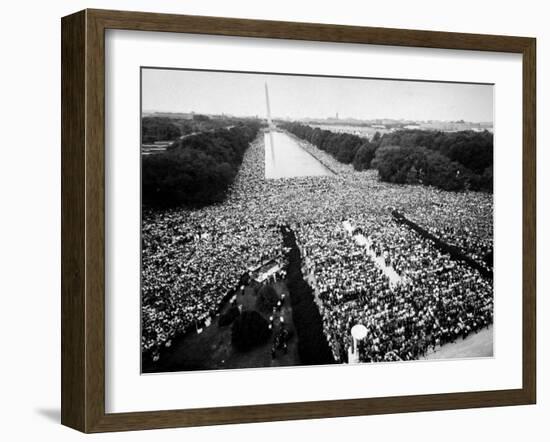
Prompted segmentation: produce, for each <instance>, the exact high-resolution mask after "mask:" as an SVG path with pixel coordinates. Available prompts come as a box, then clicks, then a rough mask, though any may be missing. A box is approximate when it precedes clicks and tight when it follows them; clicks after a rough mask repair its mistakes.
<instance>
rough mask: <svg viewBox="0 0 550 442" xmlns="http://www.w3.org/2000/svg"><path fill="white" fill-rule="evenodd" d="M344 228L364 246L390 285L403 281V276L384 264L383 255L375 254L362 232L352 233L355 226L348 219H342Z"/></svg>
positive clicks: (393, 285)
mask: <svg viewBox="0 0 550 442" xmlns="http://www.w3.org/2000/svg"><path fill="white" fill-rule="evenodd" d="M342 225H343V226H344V230H345V231H346V232H348V234H349V235H350V236H351V237H352V238H353V240H354V241H355V242H356V243H357V244H358V245H360V246H364V247H365V250H366V252H367V254H368V255H369V256H370V257H371V258H372V260H373V261H374V262H375V264H376V265H377V266H378V267H379V268H380V269H381V270H382V271H383V272H384V274H385V275H386V276H387V277H388V279H389V280H390V286H391V287H395V286H396V285H397V284H399V283H401V282H402V281H403V278H402V277H401V276H399V274H398V273H397V272H396V271H395V269H394V268H393V267H392V266H391V265H386V262H385V260H384V256H383V255H379V256H376V252H375V251H374V250H373V248H372V247H371V244H372V243H371V241H370V240H369V239H368V238H367V237H365V235H363V234H362V233H360V234H356V235H353V231H354V230H355V226H352V224H351V223H350V222H349V221H344V222H343V223H342Z"/></svg>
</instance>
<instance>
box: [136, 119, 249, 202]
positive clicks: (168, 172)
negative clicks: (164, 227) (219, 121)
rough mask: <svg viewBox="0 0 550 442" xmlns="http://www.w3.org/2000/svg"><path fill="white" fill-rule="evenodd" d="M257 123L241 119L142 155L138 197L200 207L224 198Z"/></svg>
mask: <svg viewBox="0 0 550 442" xmlns="http://www.w3.org/2000/svg"><path fill="white" fill-rule="evenodd" d="M259 128H260V123H259V122H258V121H255V120H249V121H247V122H241V123H239V124H238V125H236V126H234V127H232V128H230V129H217V130H214V131H211V132H205V133H199V134H196V135H191V136H189V137H186V138H183V139H180V140H177V141H175V142H174V144H172V145H171V146H170V147H169V148H168V149H167V150H166V151H165V152H162V153H159V154H156V155H150V156H144V157H142V163H141V164H142V178H141V179H142V201H143V204H145V205H148V206H153V207H173V206H182V205H183V206H190V207H201V206H205V205H208V204H212V203H216V202H221V201H223V200H224V198H225V196H226V193H227V190H228V189H229V186H230V185H231V183H232V182H233V180H234V179H235V176H236V175H237V172H238V170H239V167H240V165H241V162H242V159H243V156H244V153H245V151H246V149H247V147H248V145H249V143H250V142H251V141H252V140H253V139H254V138H255V137H256V135H257V133H258V130H259Z"/></svg>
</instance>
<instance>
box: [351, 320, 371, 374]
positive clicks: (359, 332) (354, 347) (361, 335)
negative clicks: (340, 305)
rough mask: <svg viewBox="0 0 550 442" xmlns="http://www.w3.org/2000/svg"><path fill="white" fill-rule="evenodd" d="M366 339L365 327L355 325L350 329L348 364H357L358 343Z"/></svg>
mask: <svg viewBox="0 0 550 442" xmlns="http://www.w3.org/2000/svg"><path fill="white" fill-rule="evenodd" d="M366 337H367V327H365V326H364V325H363V324H356V325H354V326H353V327H352V328H351V346H350V348H349V349H348V363H350V364H358V363H359V343H360V342H361V341H363V340H364V339H365V338H366Z"/></svg>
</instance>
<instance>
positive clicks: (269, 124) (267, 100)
mask: <svg viewBox="0 0 550 442" xmlns="http://www.w3.org/2000/svg"><path fill="white" fill-rule="evenodd" d="M265 105H266V107H267V125H268V126H269V128H270V129H273V121H271V108H270V106H269V90H268V88H267V83H265Z"/></svg>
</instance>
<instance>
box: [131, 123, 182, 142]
mask: <svg viewBox="0 0 550 442" xmlns="http://www.w3.org/2000/svg"><path fill="white" fill-rule="evenodd" d="M181 135H182V132H181V130H180V128H179V127H178V126H177V125H176V124H175V123H174V122H172V121H171V120H170V119H169V118H164V117H144V118H142V120H141V142H142V143H145V144H146V143H154V142H155V141H172V140H175V139H176V138H178V137H180V136H181Z"/></svg>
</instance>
